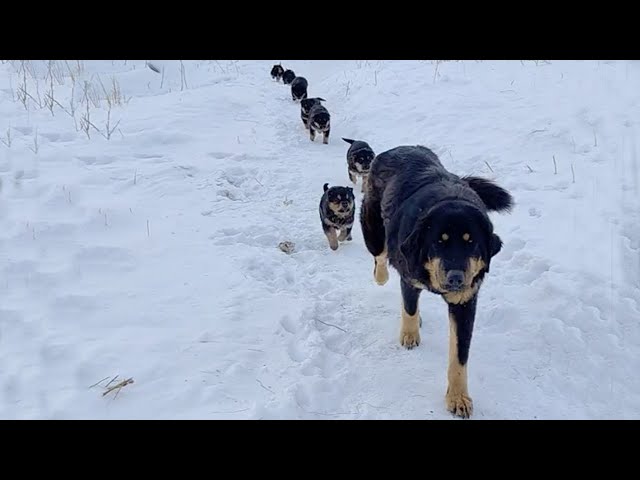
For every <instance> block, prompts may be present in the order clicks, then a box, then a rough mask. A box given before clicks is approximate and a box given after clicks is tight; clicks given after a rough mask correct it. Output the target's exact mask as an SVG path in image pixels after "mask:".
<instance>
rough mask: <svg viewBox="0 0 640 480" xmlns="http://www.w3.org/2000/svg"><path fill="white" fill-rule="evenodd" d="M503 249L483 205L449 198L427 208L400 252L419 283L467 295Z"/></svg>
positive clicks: (456, 296)
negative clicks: (479, 205)
mask: <svg viewBox="0 0 640 480" xmlns="http://www.w3.org/2000/svg"><path fill="white" fill-rule="evenodd" d="M501 248H502V240H501V239H500V237H499V236H498V235H496V234H495V233H493V224H492V223H491V221H490V220H489V217H488V216H487V214H486V212H485V211H484V210H483V209H482V208H480V207H478V206H477V205H475V204H474V203H472V202H468V201H465V200H447V201H443V202H440V203H439V204H436V205H435V206H433V207H432V208H431V209H429V210H428V211H425V212H422V215H421V216H420V217H419V219H418V221H417V222H416V224H415V227H414V228H413V230H412V232H411V233H410V234H409V236H408V237H407V238H406V239H405V240H404V241H403V242H402V243H401V245H400V253H401V254H402V256H403V257H404V259H405V261H406V263H407V267H408V271H409V272H411V277H412V279H411V280H412V281H413V283H414V285H415V286H419V287H421V288H425V287H428V288H429V289H430V290H433V291H436V292H438V293H441V294H445V296H446V295H449V296H451V297H452V298H460V299H462V298H463V297H466V298H467V299H468V298H470V297H471V296H472V294H473V293H475V292H476V291H477V289H478V288H479V286H480V282H481V281H482V278H483V277H484V275H485V273H487V272H489V265H490V264H491V259H492V258H493V257H494V256H495V255H496V254H497V253H498V252H499V251H500V249H501ZM460 301H463V300H460ZM454 303H459V302H457V301H454Z"/></svg>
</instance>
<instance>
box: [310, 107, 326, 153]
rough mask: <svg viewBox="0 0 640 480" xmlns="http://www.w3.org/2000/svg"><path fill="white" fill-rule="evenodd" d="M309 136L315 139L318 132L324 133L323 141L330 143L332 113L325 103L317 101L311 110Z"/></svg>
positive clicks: (312, 139)
mask: <svg viewBox="0 0 640 480" xmlns="http://www.w3.org/2000/svg"><path fill="white" fill-rule="evenodd" d="M308 126H309V138H310V139H311V141H312V142H313V141H315V139H316V133H322V143H324V144H325V145H326V144H328V143H329V133H330V132H331V115H329V111H328V110H327V109H326V108H324V106H323V105H321V104H319V103H317V104H315V105H314V106H313V107H311V110H309V121H308Z"/></svg>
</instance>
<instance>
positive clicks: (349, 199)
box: [319, 183, 356, 250]
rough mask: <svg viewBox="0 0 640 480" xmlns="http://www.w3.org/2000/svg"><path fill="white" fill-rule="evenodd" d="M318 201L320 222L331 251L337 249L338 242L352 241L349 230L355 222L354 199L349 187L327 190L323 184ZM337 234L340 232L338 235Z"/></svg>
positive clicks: (327, 187)
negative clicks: (322, 191)
mask: <svg viewBox="0 0 640 480" xmlns="http://www.w3.org/2000/svg"><path fill="white" fill-rule="evenodd" d="M322 188H323V190H324V193H323V194H322V198H321V199H320V207H319V211H320V221H321V222H322V230H323V231H324V234H325V235H326V237H327V240H328V241H329V247H331V250H337V249H338V242H344V241H345V240H346V241H350V240H352V237H351V229H352V228H353V223H354V222H355V212H356V208H355V206H356V199H355V196H354V195H353V189H352V188H351V187H340V186H335V187H331V188H329V184H328V183H325V184H324V186H323V187H322ZM337 232H340V234H339V235H338V233H337Z"/></svg>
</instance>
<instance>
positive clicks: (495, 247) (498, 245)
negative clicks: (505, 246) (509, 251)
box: [491, 233, 502, 257]
mask: <svg viewBox="0 0 640 480" xmlns="http://www.w3.org/2000/svg"><path fill="white" fill-rule="evenodd" d="M500 250H502V239H501V238H500V237H499V236H498V235H496V234H495V233H492V234H491V256H492V257H495V256H496V255H497V254H498V253H499V252H500Z"/></svg>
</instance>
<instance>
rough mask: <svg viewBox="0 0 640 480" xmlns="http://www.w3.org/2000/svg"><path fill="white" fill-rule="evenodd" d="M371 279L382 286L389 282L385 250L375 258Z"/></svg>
mask: <svg viewBox="0 0 640 480" xmlns="http://www.w3.org/2000/svg"><path fill="white" fill-rule="evenodd" d="M373 277H374V278H375V280H376V283H377V284H378V285H384V284H385V283H387V282H388V281H389V270H388V269H387V250H386V249H385V250H384V251H383V252H382V253H381V254H380V255H378V256H377V257H375V266H374V268H373Z"/></svg>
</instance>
